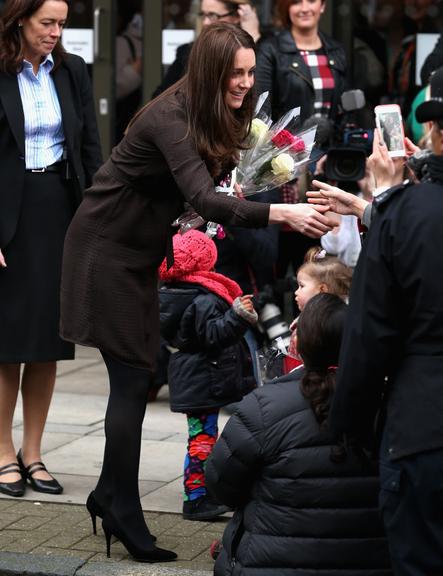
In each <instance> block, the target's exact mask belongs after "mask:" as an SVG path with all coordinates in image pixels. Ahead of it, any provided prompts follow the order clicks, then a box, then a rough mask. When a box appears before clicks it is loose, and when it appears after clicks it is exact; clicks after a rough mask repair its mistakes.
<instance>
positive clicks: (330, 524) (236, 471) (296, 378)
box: [206, 294, 392, 576]
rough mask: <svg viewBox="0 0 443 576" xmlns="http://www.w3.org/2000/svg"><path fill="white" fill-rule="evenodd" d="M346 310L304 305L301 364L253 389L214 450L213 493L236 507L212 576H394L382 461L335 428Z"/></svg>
mask: <svg viewBox="0 0 443 576" xmlns="http://www.w3.org/2000/svg"><path fill="white" fill-rule="evenodd" d="M346 312H347V306H346V305H345V304H344V302H343V301H342V300H341V299H340V298H338V297H337V296H335V295H333V294H317V295H316V296H314V297H313V298H312V299H311V300H310V301H309V302H308V303H307V305H306V307H305V308H304V309H303V311H302V313H301V314H300V320H299V325H298V331H299V351H300V355H301V357H302V358H303V361H304V367H303V368H302V369H300V370H297V371H295V372H294V373H293V374H287V375H286V376H284V377H282V378H279V379H277V380H274V381H272V382H270V383H269V384H267V385H266V386H261V387H260V388H257V389H256V390H254V391H253V392H251V394H248V396H246V397H245V398H244V399H243V401H242V402H240V403H239V405H238V407H237V410H236V412H235V414H234V415H233V416H231V418H230V419H229V421H228V422H227V424H226V426H225V427H224V429H223V432H222V434H221V436H220V439H219V440H218V441H217V443H216V445H215V447H214V450H213V452H212V454H211V456H210V458H209V460H208V463H207V466H206V482H207V486H208V489H209V490H210V492H211V494H213V495H214V496H215V497H216V498H217V499H218V500H219V501H220V502H223V503H224V504H226V505H227V506H231V507H233V508H235V514H234V516H233V518H232V519H231V520H230V521H229V523H228V525H227V526H226V529H225V532H224V534H223V545H222V551H221V553H220V555H219V557H218V558H217V561H216V564H215V570H214V575H215V576H228V575H230V574H235V575H236V576H246V575H250V574H266V576H277V575H278V576H281V575H282V574H287V575H289V574H291V575H295V574H300V575H302V574H303V575H307V574H317V575H320V574H322V575H324V576H327V575H328V576H331V575H332V574H337V575H340V576H343V575H345V574H346V575H349V576H351V575H352V576H356V575H357V574H358V575H359V576H376V575H377V576H392V570H391V568H390V560H389V551H388V546H387V542H386V539H385V537H384V536H383V526H382V522H381V518H380V515H379V512H378V508H377V495H378V477H377V467H376V466H375V463H374V462H372V461H371V460H369V458H368V457H367V456H366V455H365V454H364V452H363V451H362V450H361V449H360V448H359V447H358V446H356V445H355V444H354V443H353V442H351V441H349V442H343V439H342V438H335V437H334V436H333V435H332V434H331V432H330V431H329V428H328V416H329V409H330V406H331V403H332V399H333V395H334V388H335V379H336V374H335V372H336V367H337V364H338V358H339V350H340V344H341V337H342V330H343V324H344V320H345V316H346ZM234 566H235V567H234Z"/></svg>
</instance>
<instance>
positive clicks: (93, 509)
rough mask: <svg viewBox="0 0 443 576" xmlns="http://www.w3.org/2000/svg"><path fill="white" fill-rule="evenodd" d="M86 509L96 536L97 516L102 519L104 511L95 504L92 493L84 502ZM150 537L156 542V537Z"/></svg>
mask: <svg viewBox="0 0 443 576" xmlns="http://www.w3.org/2000/svg"><path fill="white" fill-rule="evenodd" d="M86 508H87V510H88V512H89V515H90V516H91V522H92V531H93V532H94V534H97V516H98V517H99V518H103V516H104V514H105V511H104V510H103V508H102V507H101V506H100V504H99V503H98V502H97V500H96V498H95V495H94V491H92V492H90V494H89V496H88V499H87V500H86ZM151 536H152V539H153V540H154V542H157V537H156V536H154V535H153V534H151Z"/></svg>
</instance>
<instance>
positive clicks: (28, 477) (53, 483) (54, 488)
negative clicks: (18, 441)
mask: <svg viewBox="0 0 443 576" xmlns="http://www.w3.org/2000/svg"><path fill="white" fill-rule="evenodd" d="M17 460H18V463H19V466H20V473H21V475H22V478H23V480H24V481H25V482H26V481H29V484H30V485H31V488H32V489H33V490H35V492H43V493H44V494H61V493H62V492H63V486H62V485H61V484H59V482H57V480H56V479H55V478H54V477H52V480H39V479H38V478H34V477H33V474H35V472H38V471H39V470H44V471H45V472H48V471H47V469H46V466H45V465H44V464H43V462H32V463H31V464H29V466H25V465H24V463H23V458H22V451H21V450H19V452H18V454H17ZM48 474H49V472H48Z"/></svg>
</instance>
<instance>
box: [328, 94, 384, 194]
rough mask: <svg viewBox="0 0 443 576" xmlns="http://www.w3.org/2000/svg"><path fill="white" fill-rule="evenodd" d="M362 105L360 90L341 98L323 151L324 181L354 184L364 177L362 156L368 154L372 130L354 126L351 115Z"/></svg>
mask: <svg viewBox="0 0 443 576" xmlns="http://www.w3.org/2000/svg"><path fill="white" fill-rule="evenodd" d="M365 104H366V101H365V95H364V93H363V92H362V91H361V90H348V91H347V92H343V94H342V95H341V109H340V114H339V119H338V122H337V124H336V125H335V126H334V129H333V130H332V132H333V134H332V142H331V146H330V148H329V149H328V151H327V154H328V155H327V159H326V164H325V170H324V173H325V176H326V178H327V179H328V180H335V181H337V182H338V185H339V186H340V183H342V182H356V181H357V180H361V179H362V178H363V177H364V175H365V169H366V157H367V156H369V154H370V153H371V151H372V140H373V137H374V131H373V130H372V129H371V130H369V129H364V128H360V127H358V126H357V124H356V123H355V112H356V111H357V110H360V109H361V108H363V107H364V106H365Z"/></svg>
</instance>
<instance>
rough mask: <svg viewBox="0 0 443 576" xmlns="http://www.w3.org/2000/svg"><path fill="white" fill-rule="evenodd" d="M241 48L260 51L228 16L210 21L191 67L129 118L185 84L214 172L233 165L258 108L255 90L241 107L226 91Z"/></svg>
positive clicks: (191, 120)
mask: <svg viewBox="0 0 443 576" xmlns="http://www.w3.org/2000/svg"><path fill="white" fill-rule="evenodd" d="M239 48H250V49H252V50H254V52H255V43H254V40H253V39H252V36H250V35H249V34H248V33H247V32H245V31H244V30H242V29H241V28H240V27H239V26H236V25H235V24H228V23H226V22H220V23H214V24H209V25H208V26H205V27H204V29H203V30H202V32H201V34H200V36H199V37H198V38H197V40H196V41H195V43H194V45H193V47H192V50H191V54H190V56H189V63H188V73H187V74H186V75H185V76H184V77H183V78H182V79H181V80H179V81H178V82H176V83H175V84H173V85H172V86H171V87H169V88H168V89H167V90H165V92H163V93H162V94H160V95H159V96H157V98H156V99H155V100H152V101H151V102H149V103H148V104H146V106H144V107H143V108H142V109H141V110H139V111H138V112H137V113H136V114H135V116H134V117H133V118H132V120H131V121H130V122H129V126H128V128H129V127H130V126H131V125H132V124H133V123H134V122H135V121H136V120H137V118H138V117H139V116H141V115H142V114H143V113H144V111H145V110H147V109H149V108H150V107H151V106H152V105H153V104H154V102H157V101H158V100H160V99H167V98H169V97H170V96H171V94H174V93H175V92H177V91H179V90H181V91H182V92H183V93H184V96H185V103H186V104H185V105H186V112H187V118H188V135H190V136H191V137H192V138H193V139H194V142H195V145H196V148H197V150H198V153H199V154H200V156H201V157H202V158H203V160H204V161H205V163H206V166H207V167H208V170H209V172H210V174H211V175H212V176H214V177H215V176H217V175H219V174H220V172H221V171H222V170H224V169H226V168H232V163H233V162H235V160H236V156H237V154H238V151H239V150H241V149H242V148H244V147H245V140H246V137H247V135H248V132H249V126H250V124H251V120H252V115H253V111H254V92H253V90H252V89H251V90H249V92H248V93H247V94H246V96H245V97H244V99H243V103H242V106H241V108H239V109H236V110H232V109H231V108H230V107H229V106H227V105H226V103H225V94H226V90H227V86H228V82H229V78H230V74H231V73H232V70H233V68H234V60H235V55H236V53H237V50H238V49H239Z"/></svg>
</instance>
